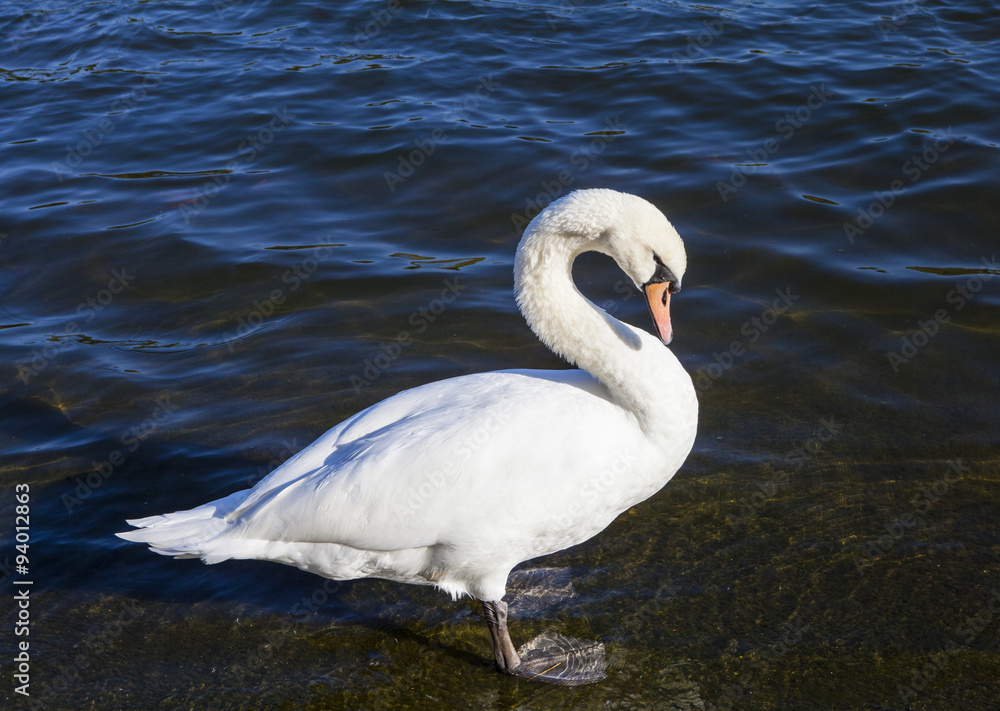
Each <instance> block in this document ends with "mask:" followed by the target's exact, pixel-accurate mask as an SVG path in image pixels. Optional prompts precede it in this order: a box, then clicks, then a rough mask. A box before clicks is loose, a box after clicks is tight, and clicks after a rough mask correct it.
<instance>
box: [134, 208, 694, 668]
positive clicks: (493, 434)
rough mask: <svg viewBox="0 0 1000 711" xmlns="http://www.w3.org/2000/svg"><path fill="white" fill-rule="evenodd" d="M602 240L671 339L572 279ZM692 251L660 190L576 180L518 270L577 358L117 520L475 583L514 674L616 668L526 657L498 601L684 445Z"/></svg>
mask: <svg viewBox="0 0 1000 711" xmlns="http://www.w3.org/2000/svg"><path fill="white" fill-rule="evenodd" d="M587 251H597V252H602V253H604V254H607V255H610V256H611V257H612V258H613V259H614V260H615V261H616V262H617V263H618V265H619V266H620V267H621V268H622V270H623V271H624V272H625V273H626V274H627V275H628V276H629V278H631V280H632V281H633V283H634V284H635V285H636V287H637V288H639V289H641V290H643V292H644V294H645V296H646V299H647V301H648V304H649V308H650V311H651V313H652V316H653V320H654V322H655V325H656V328H657V331H658V333H659V336H660V338H655V337H653V336H651V335H650V334H648V333H646V332H645V331H642V330H640V329H637V328H633V327H632V326H629V325H626V324H624V323H621V322H620V321H618V320H616V319H614V318H613V317H612V316H610V315H609V314H608V313H606V312H605V311H603V310H602V309H600V308H598V307H597V306H595V305H594V304H593V303H591V302H590V301H588V300H587V299H586V298H585V297H584V296H583V295H582V294H581V293H580V292H579V291H578V290H577V289H576V286H575V285H574V283H573V278H572V266H573V261H574V259H575V258H576V257H577V256H578V255H579V254H581V253H583V252H587ZM686 264H687V258H686V255H685V252H684V245H683V243H682V241H681V238H680V237H679V236H678V234H677V232H676V231H675V230H674V228H673V227H672V226H671V225H670V223H669V222H668V221H667V219H666V217H664V216H663V214H662V213H661V212H660V211H659V210H657V209H656V208H655V207H654V206H653V205H651V204H650V203H648V202H646V201H645V200H643V199H641V198H638V197H635V196H634V195H628V194H624V193H619V192H615V191H612V190H603V189H599V190H580V191H576V192H573V193H570V194H569V195H567V196H565V197H563V198H562V199H560V200H558V201H556V202H554V203H553V204H552V205H550V206H549V207H548V208H546V209H545V210H544V211H543V212H542V213H541V214H539V215H538V216H537V217H536V218H535V219H534V220H532V221H531V223H530V224H529V225H528V227H527V229H526V230H525V233H524V237H523V238H522V240H521V243H520V245H519V246H518V249H517V256H516V261H515V268H514V284H515V293H516V297H517V303H518V305H519V306H520V308H521V312H522V313H523V314H524V317H525V319H526V320H527V322H528V325H529V326H531V329H532V330H533V331H534V332H535V334H536V335H537V336H538V338H539V339H541V341H542V342H543V343H545V345H547V346H548V347H549V348H551V349H552V350H553V351H555V352H556V353H558V354H559V355H561V356H562V357H563V358H565V359H566V360H568V361H570V362H571V363H574V364H576V365H578V366H579V367H580V368H581V369H582V370H507V371H497V372H491V373H479V374H475V375H465V376H462V377H457V378H451V379H448V380H442V381H438V382H435V383H429V384H427V385H422V386H420V387H417V388H414V389H412V390H407V391H404V392H401V393H399V394H397V395H394V396H393V397H390V398H389V399H387V400H384V401H382V402H380V403H378V404H377V405H373V406H372V407H369V408H368V409H367V410H364V411H362V412H359V413H358V414H356V415H354V416H353V417H350V418H348V419H347V420H345V421H343V422H341V423H340V424H339V425H337V426H336V427H334V428H333V429H331V430H330V431H328V432H327V433H326V434H324V435H323V436H322V437H320V438H319V439H318V440H316V441H315V442H313V444H311V445H310V446H308V447H306V448H305V449H303V450H302V451H301V452H299V453H298V454H297V455H295V456H294V457H292V458H291V459H289V460H288V461H287V462H285V463H284V464H283V465H282V466H281V467H279V468H278V469H276V470H275V471H274V472H272V473H271V474H270V475H269V476H268V477H267V478H265V479H263V480H262V481H261V482H260V483H258V484H257V485H256V486H255V487H253V488H252V489H250V490H246V491H239V492H237V493H235V494H232V495H230V496H227V497H225V498H223V499H220V500H218V501H213V502H211V503H208V504H204V505H203V506H199V507H197V508H195V509H191V510H190V511H179V512H176V513H171V514H165V515H162V516H151V517H149V518H142V519H136V520H131V521H129V522H128V523H129V524H130V525H132V526H136V527H138V529H139V530H133V531H128V532H125V533H119V534H118V535H119V536H121V537H122V538H125V539H127V540H131V541H141V542H144V543H148V544H149V545H150V547H151V549H152V550H153V551H155V552H157V553H161V554H163V555H171V556H175V557H178V558H192V557H198V558H201V559H202V560H203V561H204V562H206V563H218V562H220V561H223V560H228V559H230V558H254V559H260V560H270V561H275V562H278V563H285V564H288V565H294V566H296V567H298V568H301V569H303V570H308V571H310V572H312V573H316V574H318V575H322V576H325V577H327V578H333V579H335V580H349V579H354V578H364V577H375V578H385V579H388V580H396V581H399V582H404V583H415V584H420V585H435V586H437V587H438V588H440V589H442V590H444V591H445V592H448V593H450V594H451V595H452V597H453V598H457V597H458V596H461V595H471V596H473V597H475V598H478V599H479V600H481V601H482V602H483V610H484V616H485V617H486V620H487V622H488V624H489V627H490V631H491V633H492V637H493V642H494V656H495V659H496V662H497V666H498V667H499V669H500V670H501V671H504V672H507V673H510V674H514V675H516V676H522V677H531V678H541V679H543V680H546V681H551V682H554V683H563V684H578V683H586V682H589V681H594V680H596V679H599V678H602V677H603V672H602V670H601V669H597V670H596V671H595V669H594V668H590V669H586V668H584V667H586V666H587V664H589V662H583V663H580V662H579V660H577V661H573V660H570V661H566V660H565V659H563V664H562V666H561V667H560V668H557V669H555V670H545V667H546V666H552V665H551V664H550V663H549V661H550V659H551V658H549V659H545V658H543V659H541V661H538V660H535V661H534V663H533V664H530V665H529V664H528V663H527V661H524V662H522V660H521V659H520V657H519V655H518V653H517V651H515V649H514V646H513V644H512V643H511V640H510V637H509V635H508V632H507V626H506V610H507V607H506V603H504V602H503V601H502V598H503V597H504V593H505V587H506V582H507V576H508V574H509V573H510V571H511V569H512V568H513V567H514V566H515V565H517V564H518V563H520V562H522V561H525V560H528V559H531V558H535V557H538V556H542V555H546V554H548V553H553V552H555V551H559V550H562V549H564V548H568V547H569V546H572V545H575V544H577V543H581V542H582V541H585V540H587V539H589V538H591V537H592V536H594V535H595V534H597V533H598V532H600V531H601V530H603V529H604V528H605V527H606V526H607V525H608V524H610V523H611V522H612V521H613V520H614V519H615V517H617V516H618V514H620V513H622V512H623V511H625V510H626V509H628V508H629V507H631V506H633V505H635V504H637V503H639V502H640V501H643V500H644V499H646V498H648V497H649V496H651V495H652V494H654V493H655V492H656V491H658V490H659V489H660V488H661V487H662V486H663V485H664V484H666V483H667V481H669V480H670V478H671V477H672V476H673V475H674V473H675V472H676V471H677V469H678V468H679V467H680V466H681V464H682V463H683V462H684V460H685V459H686V458H687V455H688V453H689V452H690V450H691V447H692V444H693V443H694V439H695V430H696V427H697V416H698V402H697V398H696V396H695V391H694V386H693V384H692V382H691V378H690V376H689V375H688V374H687V373H686V372H685V371H684V369H683V368H682V367H681V364H680V362H678V360H677V358H676V357H675V356H674V355H673V354H672V353H671V352H670V350H668V349H667V348H666V347H664V344H665V343H669V342H670V339H671V325H670V314H669V299H670V295H671V294H672V293H675V292H677V291H679V290H680V285H681V277H682V276H683V274H684V270H685V267H686ZM661 340H662V342H661ZM563 639H564V640H565V639H566V638H563ZM591 651H593V650H591ZM597 664H598V665H600V664H603V657H602V658H601V660H599V662H597ZM571 667H575V668H571ZM543 670H545V671H543Z"/></svg>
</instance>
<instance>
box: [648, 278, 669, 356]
mask: <svg viewBox="0 0 1000 711" xmlns="http://www.w3.org/2000/svg"><path fill="white" fill-rule="evenodd" d="M642 290H643V292H644V293H645V294H646V304H647V305H648V306H649V313H650V315H651V316H652V317H653V323H655V324H656V333H657V334H658V335H659V336H660V340H661V341H663V343H664V344H669V343H670V341H671V339H673V337H674V329H673V327H672V326H671V325H670V282H669V281H664V282H659V283H656V284H646V285H645V286H644V287H642Z"/></svg>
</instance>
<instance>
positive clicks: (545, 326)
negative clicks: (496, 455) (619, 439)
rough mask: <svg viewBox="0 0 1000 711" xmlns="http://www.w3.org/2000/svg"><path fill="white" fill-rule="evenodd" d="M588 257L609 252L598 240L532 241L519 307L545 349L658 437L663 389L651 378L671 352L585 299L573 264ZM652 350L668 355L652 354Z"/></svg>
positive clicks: (518, 287) (517, 273) (535, 237)
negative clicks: (591, 378)
mask: <svg viewBox="0 0 1000 711" xmlns="http://www.w3.org/2000/svg"><path fill="white" fill-rule="evenodd" d="M529 229H530V228H529ZM588 251H601V252H603V251H604V250H603V249H600V245H599V243H598V242H597V241H596V240H587V239H585V238H583V237H581V238H579V239H574V238H572V237H567V236H565V235H555V234H549V233H546V232H544V231H535V232H532V233H531V234H529V235H526V236H525V238H524V240H523V241H522V244H521V245H520V247H519V249H518V252H517V258H516V261H515V267H514V292H515V295H516V297H517V303H518V306H519V307H520V308H521V313H522V314H523V315H524V318H525V320H526V321H527V322H528V325H529V326H530V327H531V330H532V331H534V333H535V335H536V336H538V338H539V340H541V341H542V343H544V344H545V345H546V346H548V347H549V348H550V349H552V350H553V351H554V352H555V353H556V354H558V355H560V356H562V357H563V358H565V359H566V360H567V361H569V362H570V363H573V364H575V365H577V366H579V367H580V368H583V369H584V370H586V371H587V372H589V373H590V374H591V375H593V376H594V377H595V378H596V379H597V380H599V381H600V382H601V383H602V384H603V385H604V386H605V387H607V388H608V391H609V392H610V394H611V397H612V399H613V400H614V401H615V402H617V403H618V404H619V405H620V406H622V407H623V408H626V409H627V410H629V411H630V412H631V413H633V414H634V415H635V416H636V417H637V418H638V420H639V424H640V425H641V426H642V427H643V429H644V430H646V431H647V433H649V432H652V431H656V430H657V429H659V428H658V427H657V425H658V424H659V423H660V420H661V419H662V417H663V415H664V414H665V413H662V412H661V410H662V405H663V403H661V402H659V400H660V398H661V397H662V395H661V394H660V393H658V392H657V391H658V390H661V389H662V388H658V387H656V385H657V383H656V382H655V380H656V379H655V375H654V373H653V372H651V371H653V370H655V369H652V368H650V365H651V361H658V360H659V358H657V357H656V356H657V355H660V356H663V355H666V354H669V351H667V349H666V348H665V347H664V346H662V344H660V343H659V341H658V340H657V341H656V342H655V343H650V339H652V338H653V337H652V336H650V337H649V338H643V337H641V336H640V334H639V333H638V332H637V330H636V329H633V328H632V327H630V326H626V325H625V324H623V323H622V322H620V321H618V320H617V319H615V318H613V317H612V316H611V315H609V314H608V313H607V312H605V311H604V310H603V309H601V308H599V307H598V306H596V305H595V304H594V303H592V302H591V301H589V300H588V299H587V298H586V297H584V295H583V294H581V293H580V291H579V289H577V288H576V284H575V283H574V282H573V261H574V260H575V259H576V257H577V256H578V255H580V254H582V253H583V252H588ZM651 347H653V348H656V349H661V350H662V352H661V353H659V354H651V353H650V348H651ZM644 349H645V350H644ZM666 357H668V358H669V355H666ZM662 374H663V373H662V371H661V375H662ZM661 385H662V382H661Z"/></svg>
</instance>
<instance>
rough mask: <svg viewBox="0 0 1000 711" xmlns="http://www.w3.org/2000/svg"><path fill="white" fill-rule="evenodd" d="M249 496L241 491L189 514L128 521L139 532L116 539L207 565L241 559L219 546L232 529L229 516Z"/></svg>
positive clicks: (191, 510) (228, 547)
mask: <svg viewBox="0 0 1000 711" xmlns="http://www.w3.org/2000/svg"><path fill="white" fill-rule="evenodd" d="M246 494H247V492H245V491H239V492H237V493H235V494H232V495H231V496H227V497H226V498H224V499H219V500H218V501H213V502H212V503H209V504H205V505H204V506H199V507H197V508H194V509H190V510H189V511H175V512H174V513H169V514H161V515H157V516H147V517H146V518H134V519H129V520H127V521H126V523H128V524H129V525H130V526H135V528H136V530H134V531H123V532H121V533H116V534H115V535H116V536H118V537H119V538H123V539H125V540H126V541H135V542H138V543H146V544H148V545H149V549H150V550H151V551H153V552H154V553H159V554H160V555H169V556H173V557H174V558H201V559H202V560H203V561H205V562H206V563H208V564H212V563H220V562H222V561H224V560H228V559H230V558H236V557H242V556H239V555H238V554H237V555H234V553H237V551H235V550H234V549H233V547H232V546H225V545H220V543H221V542H222V539H224V538H225V535H224V534H225V533H226V531H227V529H228V528H229V527H230V525H231V524H230V522H228V521H227V520H226V514H228V513H229V512H230V511H231V510H233V509H234V508H235V507H236V506H238V505H239V503H240V502H241V501H242V500H243V499H244V498H245V497H246ZM222 551H225V552H222Z"/></svg>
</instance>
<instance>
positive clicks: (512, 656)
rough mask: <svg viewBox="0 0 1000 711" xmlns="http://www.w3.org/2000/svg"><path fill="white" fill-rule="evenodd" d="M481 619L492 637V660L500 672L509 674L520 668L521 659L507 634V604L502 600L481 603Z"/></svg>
mask: <svg viewBox="0 0 1000 711" xmlns="http://www.w3.org/2000/svg"><path fill="white" fill-rule="evenodd" d="M483 617H485V618H486V624H487V625H488V626H489V628H490V636H492V637H493V658H494V659H495V660H496V663H497V667H498V668H499V669H500V671H502V672H504V673H507V674H510V673H511V672H512V671H513V670H514V668H515V667H518V666H520V664H521V658H520V657H518V656H517V650H516V649H514V643H513V642H511V641H510V633H509V632H507V603H506V602H504V601H503V600H499V601H497V602H488V601H485V600H484V601H483Z"/></svg>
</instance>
